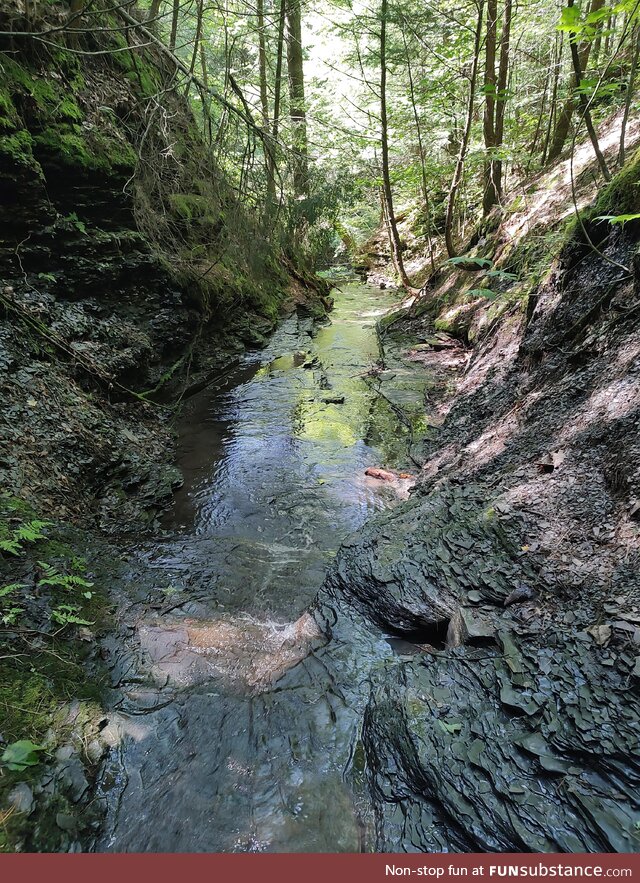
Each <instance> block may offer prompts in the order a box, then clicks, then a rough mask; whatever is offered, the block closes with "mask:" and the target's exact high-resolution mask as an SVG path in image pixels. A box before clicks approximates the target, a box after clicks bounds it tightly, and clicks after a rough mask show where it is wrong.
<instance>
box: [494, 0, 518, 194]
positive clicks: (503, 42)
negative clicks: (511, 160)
mask: <svg viewBox="0 0 640 883" xmlns="http://www.w3.org/2000/svg"><path fill="white" fill-rule="evenodd" d="M512 8H513V7H512V0H505V3H504V19H503V22H502V37H501V39H500V68H499V70H498V94H497V95H496V133H495V145H496V149H498V150H499V149H500V148H501V147H502V142H503V141H504V115H505V110H506V104H507V84H508V80H509V49H510V46H511V15H512ZM491 167H492V168H491V181H492V182H493V189H494V192H495V195H496V202H500V200H501V199H502V160H501V159H499V158H498V157H494V158H493V160H492V163H491Z"/></svg>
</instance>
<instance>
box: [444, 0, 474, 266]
mask: <svg viewBox="0 0 640 883" xmlns="http://www.w3.org/2000/svg"><path fill="white" fill-rule="evenodd" d="M483 12H484V0H479V2H478V21H477V24H476V34H475V42H474V48H473V63H472V67H471V76H470V78H469V99H468V103H467V118H466V122H465V127H464V132H463V133H462V140H461V142H460V149H459V151H458V158H457V160H456V168H455V171H454V173H453V178H452V180H451V186H450V188H449V196H448V197H447V213H446V218H445V224H444V241H445V244H446V246H447V254H448V255H449V257H450V258H453V257H455V256H456V249H455V246H454V244H453V211H454V208H455V204H456V194H457V192H458V188H459V187H460V181H461V180H462V173H463V171H464V161H465V157H466V155H467V147H468V145H469V137H470V135H471V125H472V123H473V106H474V101H475V96H476V81H477V79H478V59H479V58H480V43H481V39H482V18H483Z"/></svg>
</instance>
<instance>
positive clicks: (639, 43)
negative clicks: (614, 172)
mask: <svg viewBox="0 0 640 883" xmlns="http://www.w3.org/2000/svg"><path fill="white" fill-rule="evenodd" d="M638 55H640V26H638V25H636V26H635V28H634V29H633V32H632V40H631V70H630V71H629V84H628V86H627V95H626V99H625V102H624V114H623V117H622V125H621V127H620V149H619V151H618V164H619V165H621V166H622V165H624V158H625V144H624V142H625V138H626V135H627V120H628V119H629V110H630V109H631V99H632V98H633V89H634V86H635V81H636V71H637V69H638Z"/></svg>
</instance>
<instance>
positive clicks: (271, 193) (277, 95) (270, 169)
mask: <svg viewBox="0 0 640 883" xmlns="http://www.w3.org/2000/svg"><path fill="white" fill-rule="evenodd" d="M285 17H286V0H280V15H279V18H278V46H277V49H276V72H275V83H274V89H273V122H272V128H271V139H272V146H271V153H270V156H269V157H268V158H267V211H271V209H272V207H273V206H274V205H275V199H276V176H275V173H276V168H275V157H276V147H277V143H278V133H279V129H280V102H281V98H282V63H283V56H284V27H285Z"/></svg>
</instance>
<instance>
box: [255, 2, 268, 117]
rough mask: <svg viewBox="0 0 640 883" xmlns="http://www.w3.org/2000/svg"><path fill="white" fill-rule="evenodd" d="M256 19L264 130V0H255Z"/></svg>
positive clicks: (265, 86) (265, 103) (265, 81)
mask: <svg viewBox="0 0 640 883" xmlns="http://www.w3.org/2000/svg"><path fill="white" fill-rule="evenodd" d="M256 16H257V19H258V71H259V76H260V107H261V109H262V124H263V126H264V130H265V132H268V130H269V99H268V97H267V48H266V41H265V33H264V0H257V6H256Z"/></svg>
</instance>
